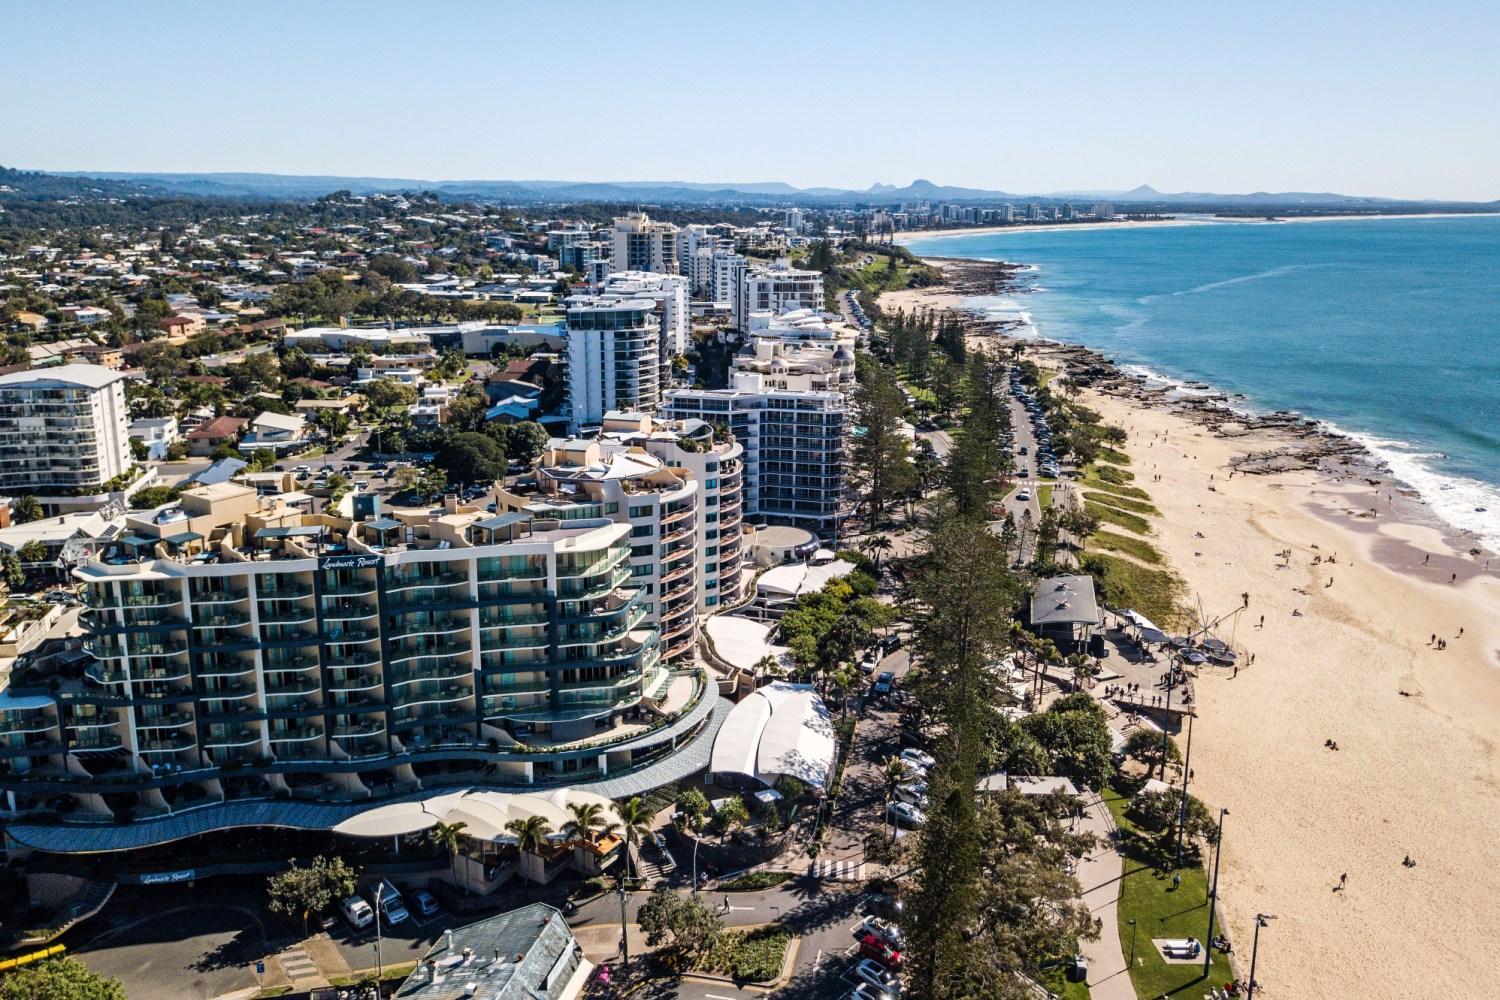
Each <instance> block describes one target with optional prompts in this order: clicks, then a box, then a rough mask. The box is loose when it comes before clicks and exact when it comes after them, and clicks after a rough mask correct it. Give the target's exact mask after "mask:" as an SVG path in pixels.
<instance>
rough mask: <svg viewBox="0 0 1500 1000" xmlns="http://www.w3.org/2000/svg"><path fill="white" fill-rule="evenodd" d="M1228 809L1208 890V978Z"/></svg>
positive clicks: (1205, 960) (1222, 813) (1223, 813)
mask: <svg viewBox="0 0 1500 1000" xmlns="http://www.w3.org/2000/svg"><path fill="white" fill-rule="evenodd" d="M1228 815H1229V810H1228V809H1222V808H1221V809H1220V810H1219V832H1218V833H1217V834H1216V835H1215V836H1214V880H1213V884H1212V885H1211V886H1210V887H1209V890H1208V937H1207V938H1206V939H1205V940H1204V942H1203V975H1204V978H1207V977H1208V968H1209V966H1210V965H1211V964H1212V963H1213V960H1214V910H1215V909H1216V908H1217V907H1218V905H1219V858H1221V857H1223V855H1224V817H1225V816H1228Z"/></svg>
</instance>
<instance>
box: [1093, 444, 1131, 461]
mask: <svg viewBox="0 0 1500 1000" xmlns="http://www.w3.org/2000/svg"><path fill="white" fill-rule="evenodd" d="M1099 458H1100V460H1101V461H1105V462H1112V463H1114V464H1115V465H1129V464H1130V456H1129V455H1127V454H1125V453H1124V452H1123V451H1116V450H1115V449H1114V448H1100V449H1099Z"/></svg>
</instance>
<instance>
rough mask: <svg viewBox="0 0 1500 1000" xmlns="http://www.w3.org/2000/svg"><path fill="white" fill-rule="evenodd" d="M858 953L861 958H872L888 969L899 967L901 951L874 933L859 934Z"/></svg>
mask: <svg viewBox="0 0 1500 1000" xmlns="http://www.w3.org/2000/svg"><path fill="white" fill-rule="evenodd" d="M859 954H860V957H862V958H873V959H874V960H875V961H877V962H879V963H880V964H881V965H883V966H885V967H886V968H888V969H899V968H901V953H900V952H899V951H897V950H896V949H895V948H892V947H891V946H890V945H888V944H886V943H885V942H884V941H882V940H881V939H880V938H878V937H876V936H875V935H874V934H861V935H860V937H859Z"/></svg>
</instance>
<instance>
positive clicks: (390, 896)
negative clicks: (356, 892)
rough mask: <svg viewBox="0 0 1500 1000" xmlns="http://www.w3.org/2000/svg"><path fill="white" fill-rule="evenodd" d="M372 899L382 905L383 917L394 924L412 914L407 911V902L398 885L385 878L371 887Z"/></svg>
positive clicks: (381, 912)
mask: <svg viewBox="0 0 1500 1000" xmlns="http://www.w3.org/2000/svg"><path fill="white" fill-rule="evenodd" d="M370 900H371V902H373V903H374V904H375V905H376V906H379V907H380V917H381V919H382V920H384V921H385V922H386V923H387V924H390V925H392V926H394V925H395V924H399V923H403V922H405V920H406V918H407V917H409V916H411V914H409V913H407V912H406V903H405V902H404V901H402V899H401V894H400V893H399V892H397V891H396V887H395V886H393V885H391V884H390V883H389V882H387V881H385V880H384V879H381V880H380V881H379V882H376V883H375V884H374V885H372V886H371V887H370Z"/></svg>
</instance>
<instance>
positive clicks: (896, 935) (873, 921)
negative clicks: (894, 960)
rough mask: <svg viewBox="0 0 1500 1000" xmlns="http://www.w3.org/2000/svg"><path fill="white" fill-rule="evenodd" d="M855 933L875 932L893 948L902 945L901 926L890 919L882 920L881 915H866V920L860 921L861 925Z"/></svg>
mask: <svg viewBox="0 0 1500 1000" xmlns="http://www.w3.org/2000/svg"><path fill="white" fill-rule="evenodd" d="M855 933H857V934H862V935H863V934H874V935H875V936H876V937H878V938H880V940H882V941H884V942H885V943H886V944H888V945H890V946H891V947H892V948H899V947H901V940H902V938H901V928H900V927H897V926H896V925H895V924H893V923H891V922H890V921H889V920H882V919H881V918H880V917H865V919H864V920H861V921H860V923H859V927H857V928H856V929H855Z"/></svg>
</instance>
